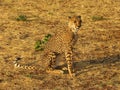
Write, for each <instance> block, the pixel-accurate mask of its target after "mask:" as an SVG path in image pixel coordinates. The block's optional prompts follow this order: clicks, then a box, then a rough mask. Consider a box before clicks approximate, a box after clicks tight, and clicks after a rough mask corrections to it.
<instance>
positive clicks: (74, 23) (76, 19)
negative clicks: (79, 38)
mask: <svg viewBox="0 0 120 90" xmlns="http://www.w3.org/2000/svg"><path fill="white" fill-rule="evenodd" d="M81 23H82V20H81V16H73V17H69V21H68V26H69V28H70V29H71V30H72V32H74V33H77V31H78V30H79V28H80V27H81Z"/></svg>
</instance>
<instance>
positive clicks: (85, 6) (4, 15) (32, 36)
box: [0, 0, 120, 90]
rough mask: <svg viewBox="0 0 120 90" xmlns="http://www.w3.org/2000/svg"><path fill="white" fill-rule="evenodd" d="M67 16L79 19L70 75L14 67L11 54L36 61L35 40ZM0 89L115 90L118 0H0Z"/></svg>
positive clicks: (119, 83) (119, 67)
mask: <svg viewBox="0 0 120 90" xmlns="http://www.w3.org/2000/svg"><path fill="white" fill-rule="evenodd" d="M72 15H81V16H82V20H83V23H82V27H81V29H80V31H79V32H78V37H79V38H78V41H77V43H76V45H75V46H74V57H73V58H74V61H75V64H74V65H75V69H76V78H74V79H70V78H69V75H68V74H48V73H46V72H44V71H43V72H42V71H34V72H31V71H27V70H18V69H15V68H14V66H13V60H15V58H16V57H19V58H21V60H20V62H21V63H22V62H23V63H30V62H33V61H35V60H40V58H41V57H40V54H41V51H37V52H36V51H35V42H36V41H37V40H41V39H42V38H43V37H44V36H45V35H46V34H48V33H55V32H57V31H59V30H62V26H65V25H66V22H67V17H68V16H72ZM20 16H25V17H22V19H21V18H20ZM19 18H20V19H21V20H18V19H19ZM60 58H61V59H63V58H62V56H61V57H59V58H58V59H60ZM62 62H63V61H62ZM62 62H61V63H62ZM35 64H36V66H37V64H38V63H37V62H36V63H35ZM39 64H41V63H39ZM41 65H44V63H42V64H41ZM0 90H120V0H0Z"/></svg>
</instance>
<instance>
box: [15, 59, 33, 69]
mask: <svg viewBox="0 0 120 90" xmlns="http://www.w3.org/2000/svg"><path fill="white" fill-rule="evenodd" d="M13 63H14V67H15V68H23V69H35V67H34V66H29V65H21V64H19V63H18V60H14V61H13Z"/></svg>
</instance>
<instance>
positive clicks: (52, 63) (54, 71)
mask: <svg viewBox="0 0 120 90" xmlns="http://www.w3.org/2000/svg"><path fill="white" fill-rule="evenodd" d="M48 57H49V64H48V68H47V70H46V71H47V72H48V73H52V74H63V71H62V70H57V69H55V67H56V57H57V53H55V52H50V53H49V55H48Z"/></svg>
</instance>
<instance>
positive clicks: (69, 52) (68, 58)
mask: <svg viewBox="0 0 120 90" xmlns="http://www.w3.org/2000/svg"><path fill="white" fill-rule="evenodd" d="M65 58H66V61H67V67H68V72H69V74H70V76H71V77H73V73H74V68H73V60H72V50H71V48H69V50H67V51H65Z"/></svg>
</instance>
